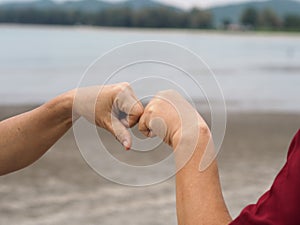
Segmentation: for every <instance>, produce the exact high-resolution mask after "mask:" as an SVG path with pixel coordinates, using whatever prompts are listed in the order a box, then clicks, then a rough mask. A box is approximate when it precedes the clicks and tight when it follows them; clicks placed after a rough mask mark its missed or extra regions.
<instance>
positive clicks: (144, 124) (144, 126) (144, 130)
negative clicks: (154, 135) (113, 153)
mask: <svg viewBox="0 0 300 225" xmlns="http://www.w3.org/2000/svg"><path fill="white" fill-rule="evenodd" d="M148 117H149V116H148V114H147V113H144V114H143V115H142V116H141V118H140V121H139V131H140V132H141V133H142V134H143V135H145V136H146V137H149V135H150V129H149V127H148V125H147V124H148V123H147V121H148V120H149V119H148Z"/></svg>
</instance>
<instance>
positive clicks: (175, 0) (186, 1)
mask: <svg viewBox="0 0 300 225" xmlns="http://www.w3.org/2000/svg"><path fill="white" fill-rule="evenodd" d="M12 1H19V2H25V1H30V0H0V3H2V2H12ZM31 1H32V0H31ZM55 1H57V2H62V1H66V0H55ZM69 1H70V0H69ZM73 1H76V0H73ZM107 1H109V2H117V1H121V0H107ZM156 1H159V2H164V3H168V4H171V5H175V6H179V7H182V8H190V7H192V6H200V7H209V6H213V5H220V4H226V3H237V2H247V1H251V0H156ZM297 1H300V0H297Z"/></svg>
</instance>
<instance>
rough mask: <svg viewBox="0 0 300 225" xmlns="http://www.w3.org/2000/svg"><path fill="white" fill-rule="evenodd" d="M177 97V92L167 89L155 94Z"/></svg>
mask: <svg viewBox="0 0 300 225" xmlns="http://www.w3.org/2000/svg"><path fill="white" fill-rule="evenodd" d="M175 94H176V95H177V94H179V93H178V92H177V91H175V90H173V89H168V90H163V91H159V92H158V93H157V95H159V96H165V95H175Z"/></svg>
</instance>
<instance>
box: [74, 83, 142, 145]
mask: <svg viewBox="0 0 300 225" xmlns="http://www.w3.org/2000/svg"><path fill="white" fill-rule="evenodd" d="M143 111H144V108H143V106H142V104H141V103H140V102H139V100H138V99H137V97H136V96H135V94H134V92H133V90H132V89H131V87H130V85H129V84H128V83H119V84H113V85H105V86H93V87H86V88H80V89H77V90H76V97H75V101H74V106H73V114H74V116H75V118H78V117H80V116H83V117H84V118H86V119H87V120H88V121H89V122H91V123H95V124H96V125H97V126H99V127H102V128H104V129H106V130H108V131H109V132H110V133H112V134H113V135H114V136H115V137H116V138H117V140H118V141H119V142H120V143H121V144H122V145H123V146H124V147H125V148H126V149H127V150H128V149H130V147H131V145H132V140H131V136H130V133H129V131H128V130H127V128H130V127H133V126H134V125H135V124H136V123H137V122H138V121H139V118H140V116H141V115H142V114H143Z"/></svg>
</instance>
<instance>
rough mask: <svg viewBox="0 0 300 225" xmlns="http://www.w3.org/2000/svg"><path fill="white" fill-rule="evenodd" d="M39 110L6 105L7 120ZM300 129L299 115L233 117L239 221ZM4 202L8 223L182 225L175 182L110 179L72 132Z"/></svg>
mask: <svg viewBox="0 0 300 225" xmlns="http://www.w3.org/2000/svg"><path fill="white" fill-rule="evenodd" d="M31 108H33V106H20V107H16V106H14V107H11V106H1V107H0V119H1V120H2V119H4V118H7V117H9V116H11V115H14V114H17V113H21V112H24V111H27V110H29V109H31ZM299 124H300V117H299V116H297V115H292V114H284V113H283V114H280V113H272V114H271V113H229V115H228V123H227V131H226V136H225V140H224V142H223V146H222V151H221V153H220V154H219V156H218V161H219V166H220V176H221V181H222V186H223V190H224V196H225V199H226V202H227V204H228V207H229V210H230V212H231V214H232V216H233V217H235V216H237V215H238V214H239V212H240V211H241V209H242V208H243V207H244V206H246V205H247V204H250V203H254V202H256V200H257V198H258V197H259V196H260V195H261V194H262V193H264V192H265V191H266V190H267V189H268V188H269V186H270V185H271V183H272V181H273V179H274V177H275V176H276V174H277V173H278V171H279V170H280V168H281V167H282V166H283V164H284V162H285V158H286V153H287V148H288V145H289V143H290V141H291V139H292V137H293V135H294V133H295V132H296V131H297V130H298V128H299ZM106 135H107V134H104V135H103V137H102V138H104V139H107V141H110V139H109V138H110V137H108V136H106ZM111 144H112V145H114V144H116V143H111ZM120 154H123V153H120ZM157 157H161V156H159V155H157ZM199 191H201V190H199ZM0 198H1V204H0V224H18V225H35V224H45V225H46V224H47V225H63V224H73V225H82V224H86V225H94V224H103V225H120V224H130V225H140V224H143V225H159V224H176V211H175V188H174V178H172V179H169V180H168V181H166V182H163V183H160V184H157V185H153V186H149V187H143V188H132V187H126V186H121V185H117V184H114V183H112V182H110V181H107V180H105V179H104V178H102V177H100V176H98V175H97V174H96V173H95V172H94V171H93V170H92V169H90V168H89V166H88V165H87V164H86V163H85V161H84V160H83V158H82V156H81V154H80V152H79V150H78V148H77V146H76V143H75V140H74V137H73V135H72V131H70V132H68V133H67V134H66V135H65V136H64V137H63V138H62V139H61V140H60V141H58V142H57V143H56V144H55V146H53V148H52V149H51V150H50V151H49V152H48V153H47V154H46V155H45V156H44V157H42V159H40V160H39V161H38V162H36V163H34V164H33V165H32V166H30V167H29V168H26V169H24V170H22V171H19V172H16V173H13V174H10V175H7V176H3V177H0Z"/></svg>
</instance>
